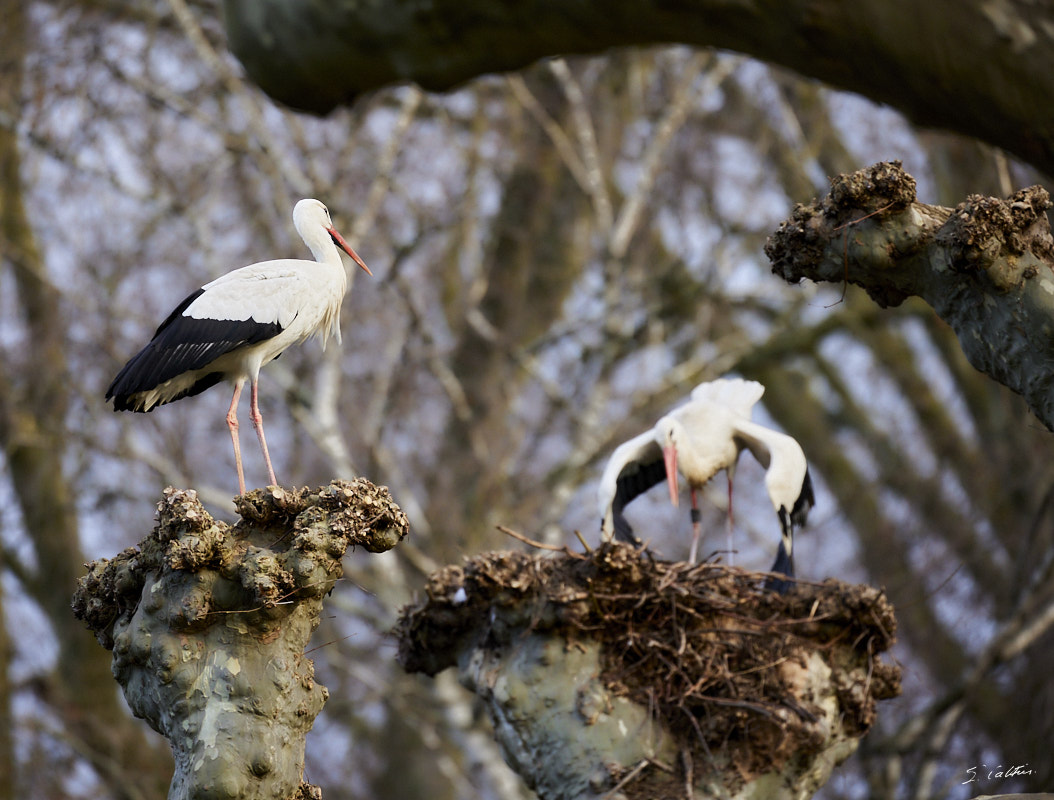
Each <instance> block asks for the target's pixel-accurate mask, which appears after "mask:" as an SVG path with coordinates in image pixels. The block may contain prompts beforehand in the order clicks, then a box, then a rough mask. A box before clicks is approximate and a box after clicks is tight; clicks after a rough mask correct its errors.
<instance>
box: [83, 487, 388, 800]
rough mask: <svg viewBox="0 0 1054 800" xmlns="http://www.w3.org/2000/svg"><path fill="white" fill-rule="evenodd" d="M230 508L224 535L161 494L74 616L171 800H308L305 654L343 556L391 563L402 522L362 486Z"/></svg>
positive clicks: (189, 501) (316, 687) (99, 569)
mask: <svg viewBox="0 0 1054 800" xmlns="http://www.w3.org/2000/svg"><path fill="white" fill-rule="evenodd" d="M235 505H236V507H237V509H238V512H239V514H240V515H241V517H242V519H241V521H240V522H238V523H237V524H236V525H233V526H231V525H227V524H226V523H223V522H218V521H216V520H214V519H213V518H212V517H211V516H210V515H209V514H208V512H207V511H205V509H204V507H203V506H202V505H201V503H200V501H199V500H198V498H197V493H196V492H194V491H192V490H175V489H171V488H170V489H167V490H166V491H165V496H164V498H163V499H162V501H161V502H160V503H159V504H158V523H157V526H156V527H155V529H154V531H153V532H152V533H151V535H150V536H148V537H147V538H146V539H144V540H143V541H142V542H141V543H140V544H139V547H138V548H129V549H128V550H126V551H124V552H123V553H121V554H120V555H119V556H117V557H116V558H114V559H112V560H108V559H101V560H99V561H96V562H93V563H92V564H90V565H89V569H88V574H87V576H85V577H84V578H82V580H81V582H80V586H79V587H78V590H77V593H76V595H75V597H74V602H73V607H74V613H75V614H76V616H77V617H78V618H79V619H81V620H84V621H85V622H86V623H87V624H88V626H89V627H90V628H91V629H92V630H93V631H95V634H96V636H97V638H98V639H99V642H100V643H101V644H102V645H103V646H104V647H106V648H107V649H110V650H112V651H113V673H114V676H115V677H116V678H117V680H118V682H119V683H120V684H121V687H122V688H123V689H124V693H125V698H126V699H127V700H128V705H129V707H130V708H131V709H132V711H133V712H134V713H135V714H136V715H137V716H139V717H142V718H143V719H145V720H146V721H147V722H148V723H149V724H150V726H151V727H153V728H154V729H155V730H156V731H158V732H159V733H161V734H162V735H164V736H165V737H166V738H167V739H168V740H169V742H170V744H171V746H172V751H173V754H174V755H175V760H176V771H175V776H174V777H173V780H172V785H171V787H170V789H169V795H168V796H169V798H171V800H177V799H178V800H189V798H195V799H196V800H202V799H203V798H217V799H218V798H241V799H242V800H249V798H283V800H284V799H285V798H294V797H297V798H304V799H305V800H306V798H311V797H314V798H318V797H321V792H320V791H319V790H318V788H317V787H314V786H310V785H309V784H304V783H303V772H304V747H305V737H306V735H307V732H308V731H309V730H310V729H311V726H312V724H313V723H314V720H315V717H316V716H317V715H318V713H319V712H320V711H321V710H322V707H323V705H324V704H325V702H326V699H327V697H328V692H327V690H326V688H325V687H324V686H321V685H320V684H318V683H317V682H316V681H315V680H314V665H313V663H312V661H311V660H310V659H309V658H307V657H306V655H305V654H304V647H305V645H306V644H307V641H308V639H309V637H310V635H311V633H312V631H314V630H315V628H316V627H318V624H319V619H320V614H321V611H322V605H323V601H324V599H325V598H326V596H328V594H329V592H330V591H331V590H332V589H333V585H334V583H335V582H336V581H337V580H338V579H340V578H341V576H342V575H343V565H342V563H341V559H342V557H343V556H344V553H345V551H346V550H347V548H348V547H353V546H360V547H364V548H365V549H366V550H368V551H370V552H373V553H379V552H384V551H386V550H389V549H391V548H392V547H394V546H395V545H396V544H398V543H399V541H401V540H402V538H403V537H404V536H405V535H406V534H407V532H408V523H407V520H406V515H405V514H403V512H402V510H401V509H399V507H398V506H397V505H395V503H394V502H393V501H392V499H391V495H390V494H389V493H388V490H387V489H386V488H384V487H379V488H378V487H376V486H374V485H373V484H371V483H370V482H369V481H366V480H364V479H362V478H359V479H357V480H355V481H353V482H347V481H333V482H332V483H331V484H329V485H328V486H323V487H321V488H319V489H316V490H309V489H306V488H305V489H301V490H291V491H287V490H284V489H281V488H278V487H270V488H268V489H257V490H254V491H252V492H249V493H248V494H245V495H241V496H240V497H238V498H236V499H235Z"/></svg>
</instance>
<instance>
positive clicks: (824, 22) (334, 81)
mask: <svg viewBox="0 0 1054 800" xmlns="http://www.w3.org/2000/svg"><path fill="white" fill-rule="evenodd" d="M224 11H225V16H226V23H227V32H228V38H229V40H230V45H231V49H232V50H233V51H234V53H235V54H236V55H237V56H238V58H239V59H241V61H242V63H243V64H244V65H245V67H246V69H247V70H248V72H249V74H250V76H251V77H252V78H253V80H255V81H256V82H257V83H258V84H259V85H260V86H261V87H262V88H263V89H264V91H266V92H268V93H269V94H270V95H272V96H273V97H275V98H276V99H278V100H280V101H282V102H284V103H287V104H289V105H292V106H294V107H296V108H301V109H307V110H311V111H315V112H326V111H329V110H330V109H332V108H334V107H335V106H337V105H339V104H341V103H347V102H350V101H352V100H353V99H354V98H355V97H356V96H358V95H360V94H362V93H364V92H367V91H370V90H373V89H377V88H379V87H381V86H385V85H387V84H391V83H397V82H402V81H414V82H417V83H418V84H420V85H421V86H423V87H424V88H426V89H430V90H447V89H450V88H452V87H455V86H457V85H458V84H460V83H463V82H465V81H467V80H469V79H470V78H474V77H477V76H479V75H482V74H485V73H492V72H501V71H507V70H515V69H519V68H522V67H524V66H526V65H528V64H530V63H532V62H534V61H536V60H538V59H540V58H544V57H546V56H554V55H566V54H572V53H598V52H602V51H604V50H606V49H609V48H612V47H618V46H626V45H651V44H655V43H662V42H667V43H684V44H692V45H700V46H710V47H718V48H724V49H729V50H735V51H738V52H742V53H746V54H748V55H751V56H754V57H757V58H760V59H762V60H765V61H769V62H772V63H776V64H780V65H783V66H786V67H790V68H791V69H794V70H797V71H798V72H800V73H802V74H803V75H807V76H809V77H814V78H819V79H820V80H823V81H825V82H827V83H830V84H832V85H834V86H838V87H842V88H846V89H850V90H853V91H857V92H860V93H862V94H864V95H866V96H868V97H870V98H872V99H874V100H878V101H881V102H885V103H888V104H890V105H892V106H894V107H896V108H898V109H900V110H901V111H902V112H904V113H905V114H906V115H907V116H909V117H911V118H912V119H913V120H914V121H916V122H918V123H920V124H924V125H931V126H936V127H942V128H948V129H951V130H956V131H960V132H963V133H966V134H968V135H971V136H976V137H978V138H981V139H985V140H986V141H988V142H990V143H992V144H995V145H998V146H1000V147H1003V148H1004V149H1006V150H1009V151H1010V152H1013V153H1015V154H1016V155H1018V156H1019V157H1021V158H1022V159H1024V160H1026V161H1029V162H1031V163H1032V164H1035V165H1036V166H1037V167H1039V168H1040V169H1043V170H1045V171H1047V172H1054V106H1052V105H1051V104H1050V103H1049V102H1047V100H1048V98H1049V97H1050V96H1051V95H1052V94H1054V85H1052V84H1054V47H1051V42H1050V38H1051V34H1050V31H1051V30H1052V29H1054V11H1052V10H1051V9H1050V8H1049V7H1046V6H1042V5H1035V4H1033V5H1028V6H1027V9H1026V7H1024V6H1019V5H1018V4H1014V3H1010V2H986V1H984V0H969V2H961V1H960V0H944V1H943V2H931V3H926V4H919V3H914V2H909V1H908V0H894V1H893V2H890V1H889V0H868V2H862V3H831V2H820V3H817V2H814V1H813V0H791V1H790V2H784V0H751V1H750V2H739V3H728V2H722V1H721V0H696V1H695V2H691V3H671V2H668V0H649V1H648V2H630V1H629V0H618V2H596V1H595V0H594V2H585V3H574V4H569V3H565V2H553V0H530V2H521V3H496V2H488V1H487V0H425V1H424V2H418V1H416V0H415V2H405V1H404V2H387V3H363V2H351V1H350V0H345V2H320V1H319V0H224ZM1026 11H1027V13H1026ZM906 19H910V20H911V24H910V25H905V24H904V20H906ZM978 54H983V56H981V57H979V55H978ZM949 86H952V87H954V91H949V90H948V87H949Z"/></svg>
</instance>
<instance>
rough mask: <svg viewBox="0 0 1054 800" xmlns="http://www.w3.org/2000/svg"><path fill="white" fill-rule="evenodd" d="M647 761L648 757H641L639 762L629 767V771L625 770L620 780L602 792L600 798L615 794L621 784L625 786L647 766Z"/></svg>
mask: <svg viewBox="0 0 1054 800" xmlns="http://www.w3.org/2000/svg"><path fill="white" fill-rule="evenodd" d="M648 763H649V762H648V759H646V758H642V759H641V761H640V763H639V764H637V766H635V767H634V768H633V769H631V770H630V771H629V772H627V773H626V775H625V776H623V778H622V780H620V781H619V782H618V783H616V784H615V785H614V786H612V787H611V789H609V790H608V791H606V792H604V794H602V795H601V798H608V797H611V796H612V795H613V794H615V792H617V791H618V790H619V789H621V788H622V787H623V786H625V785H626V784H627V783H629V782H630V781H631V780H633V779H634V778H636V777H637V776H638V775H640V773H641V770H643V769H644V768H645V767H646V766H648Z"/></svg>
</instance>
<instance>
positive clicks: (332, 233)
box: [326, 228, 373, 275]
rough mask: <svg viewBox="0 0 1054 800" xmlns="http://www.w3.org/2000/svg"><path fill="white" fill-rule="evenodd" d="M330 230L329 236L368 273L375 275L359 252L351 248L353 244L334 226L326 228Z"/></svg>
mask: <svg viewBox="0 0 1054 800" xmlns="http://www.w3.org/2000/svg"><path fill="white" fill-rule="evenodd" d="M326 230H327V231H328V232H329V238H330V239H332V240H333V244H335V245H336V246H337V247H339V248H340V249H341V250H343V251H344V252H345V253H347V254H348V255H349V256H351V260H352V261H354V262H355V263H356V264H358V265H359V266H360V267H362V268H363V269H364V270H366V274H367V275H373V273H372V272H370V268H369V267H367V266H366V262H365V261H363V260H362V259H361V258H359V254H358V253H356V252H355V251H354V250H352V249H351V245H350V244H348V243H347V242H345V241H344V237H343V236H341V235H340V234H339V233H337V232H336V231H335V230H334V229H333V228H326Z"/></svg>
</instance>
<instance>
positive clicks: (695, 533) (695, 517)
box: [688, 486, 703, 564]
mask: <svg viewBox="0 0 1054 800" xmlns="http://www.w3.org/2000/svg"><path fill="white" fill-rule="evenodd" d="M691 495H692V510H691V515H692V547H691V549H690V550H689V551H688V563H689V564H694V563H695V556H696V553H697V552H698V550H699V539H700V537H701V536H702V535H703V525H702V514H701V513H700V511H699V503H698V500H697V499H696V496H695V487H694V486H693V487H691Z"/></svg>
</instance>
